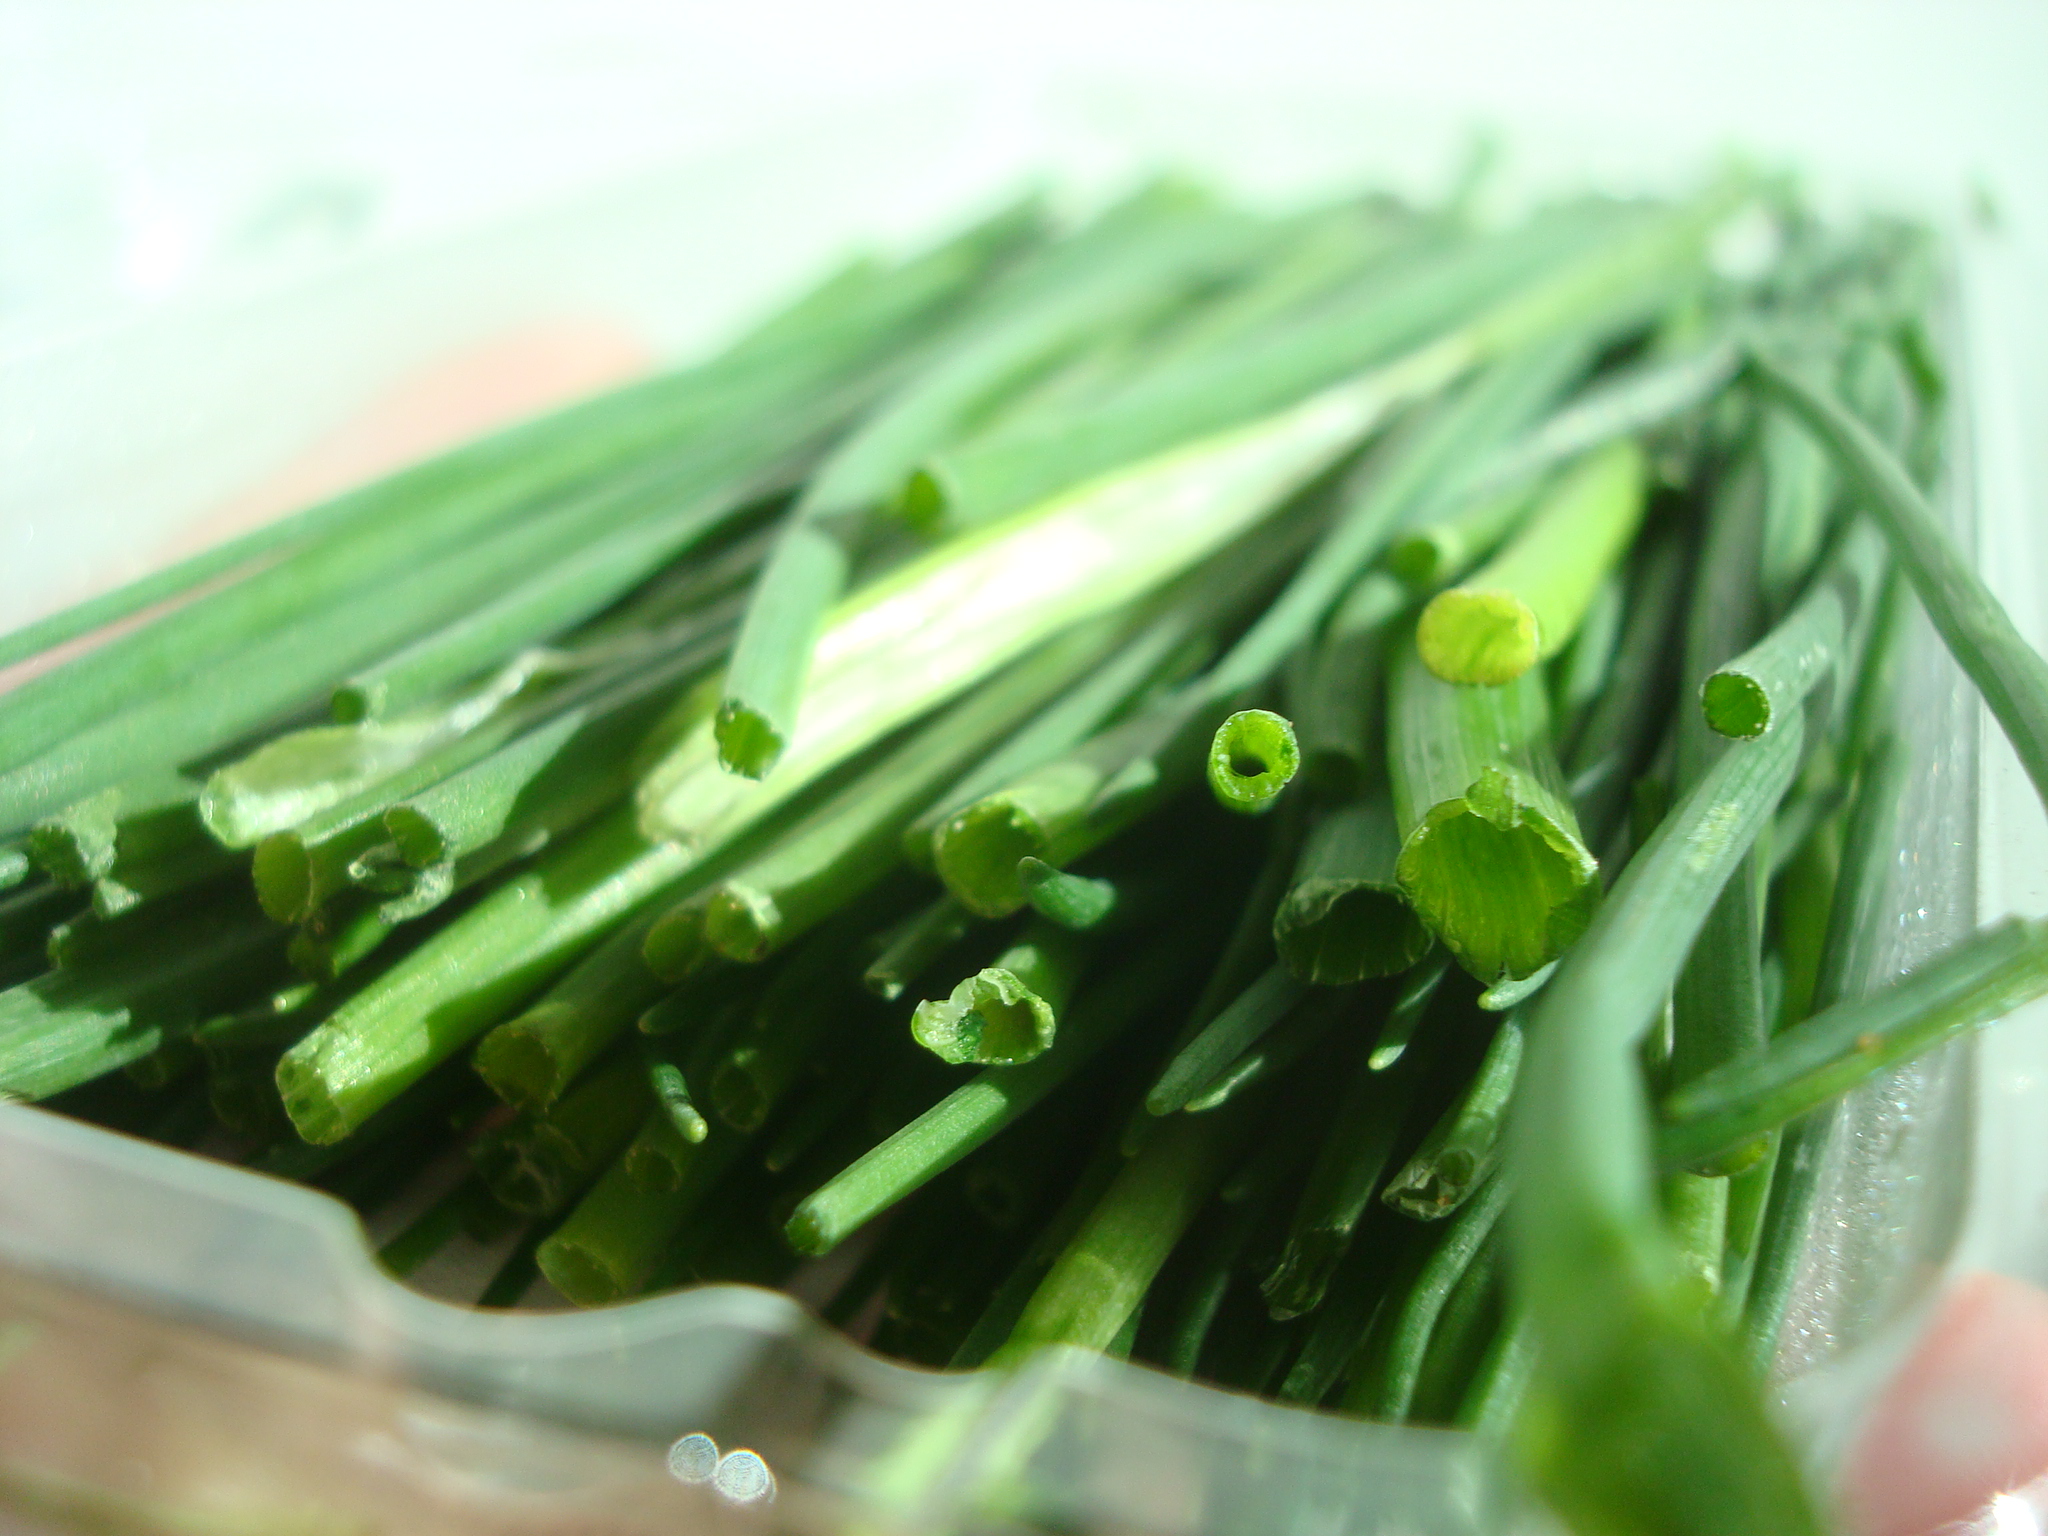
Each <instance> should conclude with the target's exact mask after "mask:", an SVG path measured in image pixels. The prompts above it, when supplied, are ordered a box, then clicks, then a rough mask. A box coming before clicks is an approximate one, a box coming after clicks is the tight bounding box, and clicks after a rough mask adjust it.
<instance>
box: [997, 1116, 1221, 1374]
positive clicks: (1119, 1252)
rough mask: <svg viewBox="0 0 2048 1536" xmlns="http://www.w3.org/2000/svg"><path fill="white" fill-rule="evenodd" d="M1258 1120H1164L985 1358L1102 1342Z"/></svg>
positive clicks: (1105, 1344) (1127, 1316)
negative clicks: (1001, 1342)
mask: <svg viewBox="0 0 2048 1536" xmlns="http://www.w3.org/2000/svg"><path fill="white" fill-rule="evenodd" d="M1255 1126H1256V1121H1255V1120H1254V1119H1253V1117H1252V1116H1251V1115H1250V1114H1249V1113H1248V1112H1247V1111H1246V1110H1244V1109H1242V1108H1239V1109H1236V1110H1233V1111H1232V1112H1230V1113H1228V1114H1220V1115H1204V1116H1200V1117H1194V1116H1187V1115H1180V1116H1176V1117H1175V1118H1174V1119H1173V1120H1172V1121H1171V1122H1169V1123H1168V1124H1167V1125H1164V1126H1162V1127H1161V1128H1160V1129H1159V1130H1158V1131H1157V1132H1156V1133H1155V1134H1154V1135H1153V1136H1152V1137H1151V1138H1150V1139H1149V1140H1147V1141H1146V1143H1145V1145H1144V1146H1143V1147H1142V1148H1141V1149H1140V1150H1139V1152H1138V1155H1137V1156H1136V1157H1133V1158H1132V1159H1130V1161H1129V1162H1127V1163H1126V1164H1125V1165H1124V1167H1123V1170H1122V1171H1121V1172H1120V1173H1118V1174H1117V1175H1116V1177H1115V1178H1114V1179H1112V1180H1111V1181H1110V1185H1109V1188H1108V1189H1107V1190H1105V1191H1104V1192H1103V1195H1102V1199H1101V1200H1100V1201H1099V1202H1098V1203H1097V1204H1096V1206H1095V1208H1094V1209H1093V1210H1092V1211H1090V1212H1089V1213H1088V1215H1087V1217H1086V1219H1084V1220H1083V1221H1082V1223H1081V1226H1080V1229H1079V1230H1078V1231H1077V1232H1075V1234H1074V1236H1073V1238H1072V1240H1071V1241H1069V1242H1068V1244H1067V1245H1066V1247H1065V1248H1064V1249H1063V1250H1062V1251H1061V1253H1060V1255H1059V1257H1058V1258H1057V1259H1055V1260H1054V1261H1053V1265H1052V1268H1051V1270H1049V1271H1048V1272H1047V1274H1046V1277H1045V1278H1044V1279H1043V1280H1042V1281H1040V1282H1039V1285H1038V1289H1037V1290H1035V1291H1033V1292H1032V1293H1031V1299H1030V1301H1028V1302H1027V1303H1026V1304H1025V1306H1024V1311H1023V1313H1022V1315H1021V1316H1019V1317H1018V1319H1017V1325H1016V1327H1015V1328H1013V1329H1012V1330H1011V1332H1010V1337H1009V1340H1008V1342H1006V1343H1005V1344H1004V1345H1003V1346H1002V1348H1000V1349H998V1350H997V1351H996V1352H995V1353H994V1354H993V1355H992V1356H990V1357H989V1361H988V1363H989V1365H990V1366H995V1367H1000V1366H1005V1365H1012V1364H1015V1363H1016V1362H1017V1361H1019V1360H1023V1359H1026V1358H1028V1357H1029V1356H1030V1355H1032V1354H1034V1353H1035V1352H1037V1351H1038V1350H1040V1349H1043V1348H1046V1347H1048V1346H1050V1345H1054V1344H1072V1345H1078V1346H1079V1347H1081V1348H1083V1349H1097V1350H1106V1349H1108V1348H1109V1347H1110V1345H1111V1344H1112V1343H1113V1342H1114V1341H1115V1340H1116V1339H1117V1337H1118V1335H1119V1333H1120V1332H1121V1331H1122V1330H1123V1329H1124V1327H1125V1325H1126V1324H1127V1323H1129V1322H1130V1320H1131V1317H1132V1315H1133V1314H1134V1313H1135V1312H1136V1311H1137V1309H1138V1307H1139V1306H1140V1305H1142V1304H1143V1302H1144V1299H1145V1294H1146V1292H1147V1291H1148V1290H1150V1289H1151V1286H1152V1281H1153V1280H1154V1278H1155V1277H1157V1275H1158V1273H1159V1270H1160V1268H1161V1266H1163V1265H1164V1264H1165V1263H1166V1260H1167V1258H1168V1256H1169V1255H1171V1254H1172V1252H1173V1249H1174V1247H1175V1245H1176V1244H1178V1243H1179V1242H1180V1240H1181V1238H1182V1236H1183V1235H1184V1234H1185V1233H1186V1231H1187V1229H1188V1226H1189V1224H1190V1223H1191V1222H1192V1221H1193V1220H1194V1218H1195V1215H1196V1213H1197V1212H1199V1211H1200V1210H1201V1208H1202V1206H1203V1204H1204V1203H1205V1202H1206V1201H1207V1200H1208V1198H1209V1196H1210V1194H1211V1193H1212V1192H1213V1191H1214V1189H1215V1188H1216V1186H1217V1184H1219V1183H1220V1182H1221V1181H1222V1179H1223V1177H1224V1175H1225V1174H1226V1173H1228V1172H1229V1169H1230V1165H1231V1163H1232V1162H1233V1161H1234V1160H1235V1159H1237V1158H1238V1157H1239V1156H1241V1155H1242V1153H1243V1150H1244V1146H1245V1143H1246V1142H1247V1140H1248V1139H1249V1137H1250V1135H1251V1133H1252V1131H1253V1129H1254V1128H1255Z"/></svg>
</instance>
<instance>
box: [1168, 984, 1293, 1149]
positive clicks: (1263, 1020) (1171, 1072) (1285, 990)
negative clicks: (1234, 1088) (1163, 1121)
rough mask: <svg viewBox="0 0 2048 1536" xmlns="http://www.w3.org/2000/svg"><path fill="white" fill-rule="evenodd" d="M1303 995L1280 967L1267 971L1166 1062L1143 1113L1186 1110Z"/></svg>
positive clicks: (1283, 1016) (1282, 1017)
mask: <svg viewBox="0 0 2048 1536" xmlns="http://www.w3.org/2000/svg"><path fill="white" fill-rule="evenodd" d="M1304 991H1305V988H1304V987H1303V986H1302V984H1301V983H1300V982H1298V981H1296V980H1295V979H1294V978H1293V977H1292V976H1290V975H1289V974H1288V973H1287V971H1286V969H1285V968H1284V967H1282V966H1278V965H1275V966H1272V967H1269V968H1268V969H1267V970H1266V972H1265V973H1264V974H1263V975H1262V976H1260V977H1259V978H1258V980H1256V981H1254V982H1252V983H1251V985H1250V986H1248V987H1246V988H1245V989H1244V990H1243V991H1242V992H1240V993H1239V994H1238V995H1237V997H1236V998H1235V999H1234V1000H1233V1001H1232V1002H1231V1003H1230V1005H1229V1006H1228V1007H1226V1008H1224V1009H1222V1010H1221V1011H1220V1012H1218V1013H1217V1014H1216V1015H1215V1017H1213V1018H1211V1019H1210V1020H1209V1021H1208V1022H1207V1023H1206V1024H1204V1025H1203V1026H1202V1027H1201V1029H1200V1031H1199V1032H1198V1033H1197V1034H1195V1035H1194V1036H1193V1037H1192V1038H1191V1039H1189V1040H1188V1041H1187V1042H1186V1043H1185V1044H1184V1045H1183V1046H1182V1047H1181V1049H1180V1050H1179V1051H1178V1052H1176V1053H1175V1055H1174V1056H1173V1058H1172V1059H1171V1060H1170V1061H1168V1062H1167V1064H1166V1067H1165V1069H1164V1070H1163V1071H1161V1072H1160V1074H1159V1078H1158V1080H1157V1081H1156V1082H1154V1083H1153V1085H1152V1088H1151V1090H1150V1091H1149V1092H1148V1093H1147V1094H1146V1095H1145V1108H1146V1110H1147V1111H1148V1112H1149V1113H1151V1114H1153V1115H1171V1114H1173V1113H1175V1112H1176V1111H1178V1110H1182V1109H1185V1108H1187V1106H1188V1102H1189V1101H1190V1100H1191V1099H1193V1098H1194V1097H1195V1096H1196V1095H1197V1094H1198V1093H1200V1092H1201V1091H1202V1090H1203V1088H1204V1087H1206V1086H1208V1085H1209V1084H1210V1083H1212V1082H1213V1081H1214V1079H1215V1078H1216V1075H1217V1074H1218V1073H1219V1072H1220V1071H1222V1070H1223V1069H1224V1068H1226V1067H1228V1066H1229V1065H1230V1063H1231V1062H1232V1061H1233V1060H1235V1059H1236V1058H1237V1057H1238V1056H1239V1055H1241V1054H1242V1053H1243V1052H1244V1051H1245V1050H1246V1049H1247V1048H1249V1047H1250V1046H1252V1045H1254V1044H1256V1043H1257V1042H1258V1041H1259V1040H1260V1039H1262V1038H1263V1037H1264V1036H1265V1035H1266V1034H1267V1033H1268V1032H1270V1031H1271V1030H1272V1029H1274V1028H1275V1027H1276V1026H1277V1025H1279V1024H1280V1022H1281V1021H1282V1020H1284V1019H1285V1018H1287V1017H1288V1015H1290V1014H1291V1013H1293V1012H1294V1011H1295V1009H1296V1007H1297V1006H1298V1005H1299V1004H1300V1002H1301V1000H1302V997H1303V994H1304Z"/></svg>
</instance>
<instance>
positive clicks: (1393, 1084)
mask: <svg viewBox="0 0 2048 1536" xmlns="http://www.w3.org/2000/svg"><path fill="white" fill-rule="evenodd" d="M1426 1046H1427V1042H1426V1041H1425V1044H1424V1047H1423V1048H1411V1049H1410V1050H1408V1051H1407V1052H1406V1053H1404V1054H1403V1056H1402V1057H1401V1059H1400V1061H1398V1062H1397V1063H1395V1064H1394V1065H1393V1066H1392V1067H1389V1068H1386V1069H1384V1070H1379V1069H1375V1068H1374V1066H1373V1065H1372V1053H1371V1052H1370V1051H1365V1050H1362V1051H1360V1052H1359V1053H1358V1059H1357V1065H1356V1066H1355V1067H1354V1068H1353V1070H1352V1075H1351V1082H1350V1084H1349V1086H1348V1087H1347V1088H1346V1090H1345V1093H1344V1097H1343V1099H1342V1100H1341V1101H1340V1102H1339V1104H1338V1106H1337V1114H1336V1118H1335V1121H1334V1123H1333V1124H1332V1126H1331V1130H1330V1134H1329V1136H1328V1137H1327V1138H1326V1139H1325V1140H1324V1142H1323V1145H1322V1148H1321V1150H1320V1151H1319V1152H1318V1153H1317V1156H1316V1160H1315V1165H1314V1167H1313V1168H1311V1169H1310V1171H1309V1175H1308V1178H1307V1180H1306V1181H1305V1182H1304V1183H1303V1185H1302V1189H1301V1196H1300V1198H1299V1199H1298V1200H1297V1201H1296V1202H1295V1206H1294V1215H1293V1218H1292V1220H1291V1221H1290V1222H1289V1223H1288V1228H1287V1237H1286V1241H1285V1242H1284V1243H1283V1244H1282V1246H1281V1250H1280V1257H1279V1260H1278V1261H1277V1262H1276V1263H1275V1264H1274V1265H1273V1267H1272V1269H1271V1270H1270V1271H1269V1272H1268V1273H1267V1275H1266V1277H1265V1278H1264V1280H1263V1281H1261V1282H1260V1286H1259V1289H1260V1291H1261V1293H1262V1294H1263V1295H1264V1296H1265V1298H1266V1305H1267V1307H1268V1308H1269V1309H1270V1310H1271V1312H1272V1314H1273V1316H1274V1317H1275V1318H1276V1319H1285V1318H1290V1317H1299V1316H1301V1314H1303V1313H1304V1312H1313V1311H1314V1310H1315V1309H1316V1308H1317V1307H1318V1306H1319V1305H1321V1303H1322V1300H1323V1296H1324V1294H1325V1293H1326V1292H1327V1291H1328V1289H1329V1286H1330V1281H1331V1279H1332V1278H1333V1277H1334V1276H1335V1274H1336V1272H1337V1267H1338V1265H1340V1264H1341V1263H1342V1262H1343V1259H1344V1254H1345V1252H1346V1251H1347V1250H1348V1249H1349V1248H1350V1247H1351V1242H1352V1239H1353V1237H1354V1236H1355V1234H1356V1233H1357V1231H1358V1226H1359V1223H1360V1221H1361V1220H1363V1218H1364V1216H1365V1214H1366V1211H1367V1210H1368V1209H1369V1208H1370V1207H1371V1206H1372V1203H1373V1196H1374V1194H1376V1193H1377V1192H1378V1190H1379V1187H1380V1181H1381V1179H1382V1178H1383V1177H1384V1175H1385V1173H1386V1169H1387V1161H1388V1159H1389V1158H1390V1157H1391V1156H1392V1154H1393V1150H1394V1141H1395V1138H1396V1137H1398V1136H1399V1135H1400V1133H1401V1126H1402V1123H1403V1121H1404V1120H1405V1119H1406V1118H1407V1114H1408V1110H1409V1107H1410V1105H1411V1104H1412V1102H1413V1099H1414V1095H1415V1091H1416V1087H1417V1084H1418V1081H1419V1079H1420V1077H1421V1075H1422V1073H1423V1071H1424V1070H1425V1068H1426V1066H1427V1064H1428V1060H1429V1059H1430V1058H1432V1057H1433V1056H1434V1054H1435V1053H1434V1052H1433V1051H1431V1050H1429V1049H1427V1048H1426Z"/></svg>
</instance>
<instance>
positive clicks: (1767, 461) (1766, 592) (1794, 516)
mask: <svg viewBox="0 0 2048 1536" xmlns="http://www.w3.org/2000/svg"><path fill="white" fill-rule="evenodd" d="M1757 450H1758V452H1759V453H1760V454H1762V456H1763V464H1764V486H1765V491H1764V534H1763V549H1762V558H1761V560H1760V561H1759V565H1758V571H1757V581H1758V585H1759V586H1761V587H1762V588H1763V597H1764V606H1765V608H1766V609H1767V610H1768V611H1769V612H1770V613H1771V614H1773V615H1777V614H1782V613H1783V612H1784V611H1785V609H1786V608H1787V607H1788V606H1789V605H1790V603H1791V602H1792V600H1793V598H1794V597H1796V596H1797V595H1798V593H1799V589H1800V587H1801V586H1802V585H1804V584H1805V581H1806V579H1807V576H1808V574H1809V573H1810V572H1811V571H1812V570H1813V565H1814V562H1815V561H1816V560H1817V559H1819V558H1820V553H1821V548H1822V546H1823V545H1824V544H1825V543H1826V541H1827V533H1828V522H1829V514H1830V513H1831V512H1832V511H1833V510H1834V500H1835V491H1836V485H1835V476H1834V470H1833V468H1832V467H1831V466H1830V465H1829V463H1828V459H1827V455H1826V454H1825V453H1824V452H1823V451H1822V449H1821V446H1820V444H1818V443H1816V442H1815V441H1814V440H1813V438H1812V436H1811V435H1809V434H1808V433H1807V432H1806V431H1805V429H1804V428H1802V427H1801V426H1800V425H1799V423H1798V422H1797V421H1795V420H1794V419H1793V418H1792V417H1790V416H1788V415H1787V414H1786V413H1785V412H1784V411H1783V410H1769V411H1765V412H1764V413H1763V419H1762V421H1761V422H1760V423H1759V424H1758V429H1757Z"/></svg>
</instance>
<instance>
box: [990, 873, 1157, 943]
mask: <svg viewBox="0 0 2048 1536" xmlns="http://www.w3.org/2000/svg"><path fill="white" fill-rule="evenodd" d="M1017 883H1018V884H1019V885H1021V886H1022V887H1023V888H1024V899H1025V901H1026V902H1028V903H1029V904H1030V906H1031V910H1032V911H1034V912H1036V913H1037V914H1038V915H1039V916H1040V917H1042V918H1044V919H1046V920H1047V921H1048V922H1052V923H1057V924H1058V925H1059V926H1060V927H1062V928H1067V929H1071V930H1073V931H1074V932H1076V933H1085V932H1087V931H1089V930H1090V929H1094V928H1100V927H1101V926H1102V925H1103V924H1104V923H1106V922H1108V921H1109V920H1110V918H1111V917H1117V916H1120V917H1122V918H1124V919H1125V920H1128V918H1129V916H1130V913H1131V910H1132V907H1133V904H1134V903H1133V900H1132V893H1131V891H1130V889H1129V888H1128V882H1126V883H1124V884H1119V883H1118V882H1117V881H1115V880H1110V879H1101V878H1095V877H1092V876H1088V875H1076V874H1071V873H1069V872H1068V871H1066V870H1064V869H1054V868H1053V867H1052V865H1050V864H1048V863H1046V862H1045V860H1043V859H1034V858H1031V857H1029V856H1028V855H1027V856H1026V857H1024V858H1022V859H1019V860H1018V861H1017ZM1142 903H1143V898H1142V896H1141V897H1139V899H1138V904H1139V905H1142Z"/></svg>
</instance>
